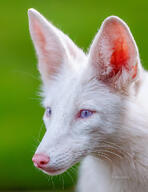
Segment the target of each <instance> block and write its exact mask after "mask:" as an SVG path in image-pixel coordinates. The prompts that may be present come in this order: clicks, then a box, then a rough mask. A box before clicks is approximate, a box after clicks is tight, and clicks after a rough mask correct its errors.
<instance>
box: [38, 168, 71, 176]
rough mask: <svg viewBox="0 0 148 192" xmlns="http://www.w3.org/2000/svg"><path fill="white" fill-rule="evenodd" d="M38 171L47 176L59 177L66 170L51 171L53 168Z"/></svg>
mask: <svg viewBox="0 0 148 192" xmlns="http://www.w3.org/2000/svg"><path fill="white" fill-rule="evenodd" d="M39 169H40V170H42V171H43V172H44V173H46V174H48V175H59V174H61V173H64V172H65V171H66V170H67V169H68V168H61V169H53V168H49V167H47V168H45V167H44V168H39Z"/></svg>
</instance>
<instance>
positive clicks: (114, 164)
mask: <svg viewBox="0 0 148 192" xmlns="http://www.w3.org/2000/svg"><path fill="white" fill-rule="evenodd" d="M29 18H30V32H31V36H32V39H33V42H34V44H35V48H36V51H37V54H38V58H39V67H40V72H41V75H42V79H43V98H44V99H43V106H44V107H45V108H46V107H51V109H52V115H51V117H47V116H46V114H45V115H44V122H45V125H46V128H47V130H46V133H45V136H44V138H43V140H42V141H41V143H40V145H39V146H38V148H37V151H36V153H44V154H46V155H48V156H49V157H50V162H49V164H48V165H47V167H49V168H51V169H54V170H55V171H56V172H55V174H60V173H62V172H64V171H65V170H67V169H68V168H69V167H71V166H72V165H74V164H75V163H77V162H79V161H80V160H81V159H82V164H81V168H80V176H79V182H78V186H77V191H78V192H90V191H92V192H147V191H148V182H147V181H148V146H147V145H148V118H147V117H148V102H147V98H148V87H147V85H148V75H147V72H145V71H144V70H143V69H142V67H141V64H140V59H139V54H138V49H137V46H136V44H135V41H134V39H133V37H132V35H131V33H130V30H129V28H128V27H127V25H126V24H125V23H124V22H123V21H122V20H120V19H119V18H118V17H109V18H108V19H107V20H105V22H104V23H103V25H102V27H101V31H100V32H98V34H97V36H96V38H95V40H94V42H93V44H92V46H91V48H90V52H89V53H88V54H87V55H86V54H84V53H83V52H82V50H80V49H79V48H78V47H77V46H76V45H75V44H74V43H73V42H72V41H71V40H70V39H69V37H68V36H66V35H65V34H63V33H62V32H61V31H60V30H58V29H56V28H55V27H54V26H53V25H52V24H51V23H49V22H48V21H47V20H45V18H43V16H41V15H40V14H39V13H38V12H37V11H35V10H34V9H30V10H29ZM113 21H115V22H119V25H121V26H122V27H123V28H124V29H125V30H126V32H127V34H128V35H127V37H128V38H129V41H130V45H131V46H132V47H131V48H132V49H133V50H134V53H132V58H130V60H129V61H128V62H129V63H128V64H129V65H136V63H138V73H137V75H136V78H134V79H131V75H132V69H131V71H129V73H128V72H127V71H126V70H125V69H123V70H122V74H121V76H118V77H114V79H113V80H111V81H110V82H109V83H108V82H105V81H104V78H105V75H106V74H105V73H108V72H110V70H111V66H110V64H109V58H110V56H111V54H112V52H111V50H110V49H109V46H110V44H108V43H109V42H107V41H106V39H105V38H106V37H105V38H104V37H103V35H102V34H103V33H102V31H103V30H105V25H106V24H107V23H109V24H110V23H111V22H113ZM34 22H37V23H38V22H39V26H40V27H41V30H42V31H43V34H41V33H39V32H38V31H36V30H38V28H34V27H33V23H34ZM39 30H40V29H39ZM40 35H43V37H40ZM114 35H116V34H114ZM100 37H101V38H102V41H101V44H99V43H98V42H99V38H100ZM42 38H44V39H45V42H46V43H45V42H44V43H45V44H46V46H47V50H48V51H49V54H44V51H43V50H42V49H44V48H45V47H44V48H42V42H41V41H40V40H41V39H42ZM103 42H104V43H103ZM45 44H44V45H45ZM100 46H101V48H100ZM98 47H99V48H98ZM53 49H54V53H55V55H54V57H51V58H50V55H51V54H50V53H51V52H50V50H53ZM98 50H101V55H102V57H103V61H105V65H106V67H108V68H107V71H102V72H101V70H100V69H99V67H101V64H100V63H98V60H99V58H96V53H97V51H98ZM94 53H95V54H94ZM56 56H57V58H55V57H56ZM43 57H44V59H43V60H44V61H45V60H46V61H47V62H43V60H42V59H40V58H43ZM60 58H61V60H60ZM51 59H53V60H51ZM57 59H59V60H57ZM97 59H98V60H97ZM101 59H102V58H101ZM51 61H52V62H51ZM52 65H56V72H55V71H52V70H48V69H51V68H52ZM96 65H98V66H99V67H98V66H97V67H96ZM45 68H46V69H45ZM100 73H101V74H100ZM100 75H101V77H102V76H103V77H104V78H103V79H102V78H98V77H99V76H100ZM98 79H99V80H98ZM81 109H89V110H93V111H96V113H94V114H93V115H92V116H91V117H89V118H87V119H78V118H76V114H77V113H78V112H79V111H80V110H81Z"/></svg>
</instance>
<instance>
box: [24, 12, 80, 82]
mask: <svg viewBox="0 0 148 192" xmlns="http://www.w3.org/2000/svg"><path fill="white" fill-rule="evenodd" d="M28 15H29V28H30V34H31V37H32V40H33V43H34V46H35V49H36V52H37V56H38V63H39V71H40V73H41V75H42V79H43V81H44V82H46V81H47V80H48V79H49V78H51V76H54V75H55V74H56V73H58V72H59V71H60V70H62V67H63V64H64V63H66V61H67V59H68V57H71V56H72V57H76V56H77V55H78V53H79V55H81V54H83V53H82V51H81V50H80V49H79V48H78V47H77V46H76V45H75V44H74V43H73V42H72V40H71V39H70V38H69V37H68V36H67V35H65V34H64V33H62V32H61V31H60V30H59V29H57V28H56V27H54V26H53V25H52V24H51V23H50V22H48V21H47V20H46V19H45V18H44V17H43V16H42V15H41V14H40V13H39V12H37V11H36V10H34V9H29V11H28ZM80 53H81V54H80Z"/></svg>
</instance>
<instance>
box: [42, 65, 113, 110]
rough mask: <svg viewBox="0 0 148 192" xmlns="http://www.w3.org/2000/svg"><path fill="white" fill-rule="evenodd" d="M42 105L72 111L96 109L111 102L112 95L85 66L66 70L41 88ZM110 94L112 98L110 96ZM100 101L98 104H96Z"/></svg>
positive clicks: (101, 108)
mask: <svg viewBox="0 0 148 192" xmlns="http://www.w3.org/2000/svg"><path fill="white" fill-rule="evenodd" d="M43 95H44V99H43V106H44V107H45V108H46V107H48V106H50V107H54V108H55V110H56V109H57V110H59V111H66V110H67V111H68V109H69V110H70V111H71V112H73V110H74V109H76V110H80V109H92V110H93V109H98V110H100V111H102V110H103V106H105V105H107V104H109V103H113V102H112V99H113V98H114V95H113V94H112V93H110V91H109V89H108V88H107V87H106V86H105V85H104V84H103V83H102V82H101V81H98V79H96V77H95V76H94V75H93V72H92V69H91V67H90V66H89V65H87V63H86V67H83V68H81V69H80V70H79V71H77V70H68V69H67V70H66V71H64V73H61V74H59V75H58V76H57V77H56V79H55V80H53V81H52V82H49V87H48V86H46V88H44V89H43ZM111 95H112V98H111V97H110V96H111ZM98 103H100V105H97V104H98ZM72 109H73V110H72Z"/></svg>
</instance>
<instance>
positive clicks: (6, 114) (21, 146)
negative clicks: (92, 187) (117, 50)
mask: <svg viewBox="0 0 148 192" xmlns="http://www.w3.org/2000/svg"><path fill="white" fill-rule="evenodd" d="M30 7H33V8H35V9H37V10H38V11H40V12H41V13H42V14H43V15H45V16H46V17H47V18H48V19H49V20H51V21H52V22H53V23H54V24H56V26H58V27H59V28H61V29H62V30H63V31H64V32H65V33H67V34H69V35H70V37H71V38H72V39H73V40H74V41H75V42H76V43H77V44H78V45H79V46H80V47H81V48H83V49H84V50H87V49H88V47H89V44H90V43H91V41H92V38H93V36H94V35H95V33H96V32H97V29H98V28H99V26H100V24H101V22H102V21H103V20H104V19H105V18H106V17H107V16H109V15H118V16H119V17H121V18H123V19H124V20H125V21H126V22H127V23H128V24H129V26H130V28H131V30H132V32H133V35H134V37H135V39H136V41H137V44H138V46H139V50H140V55H141V58H142V63H143V65H144V66H145V68H148V62H147V60H148V54H147V45H148V36H147V34H148V25H147V23H148V12H147V10H148V1H147V0H141V1H138V0H135V1H128V0H124V1H117V0H112V1H99V0H91V1H89V0H85V1H84V0H79V1H78V0H70V1H68V0H62V1H60V0H54V1H53V0H42V1H41V0H25V1H20V0H13V1H11V0H5V1H3V0H1V1H0V23H1V25H0V82H1V83H0V86H1V91H0V133H1V134H0V166H1V167H0V173H1V174H0V190H4V189H50V188H54V189H57V188H61V189H62V188H68V187H70V186H73V185H74V184H75V182H76V175H77V174H75V173H72V171H70V173H69V174H70V175H71V176H69V174H66V173H65V174H64V175H63V176H57V177H54V178H50V177H49V176H46V175H44V174H43V173H41V172H40V171H38V170H36V169H35V168H34V167H33V165H32V162H31V157H32V155H33V153H34V151H35V149H36V147H37V145H38V143H39V140H40V139H41V137H42V135H43V133H44V126H43V122H42V115H43V109H42V108H41V107H40V104H39V102H40V99H39V97H38V91H39V85H40V80H39V74H38V72H37V69H36V62H37V61H36V58H35V53H34V49H33V46H32V42H31V40H30V36H29V32H28V18H27V9H28V8H30Z"/></svg>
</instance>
